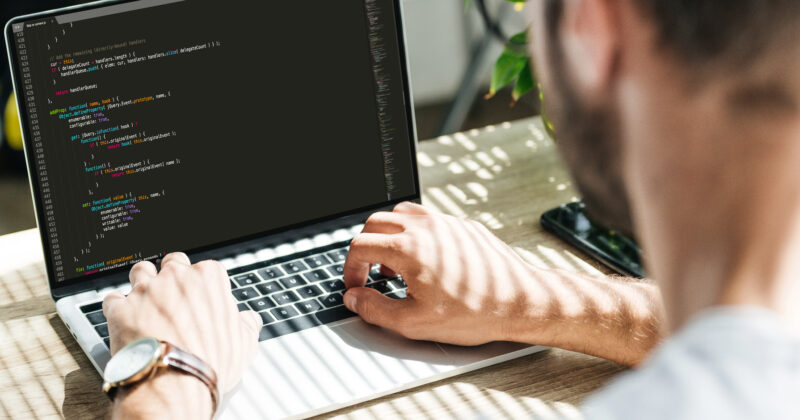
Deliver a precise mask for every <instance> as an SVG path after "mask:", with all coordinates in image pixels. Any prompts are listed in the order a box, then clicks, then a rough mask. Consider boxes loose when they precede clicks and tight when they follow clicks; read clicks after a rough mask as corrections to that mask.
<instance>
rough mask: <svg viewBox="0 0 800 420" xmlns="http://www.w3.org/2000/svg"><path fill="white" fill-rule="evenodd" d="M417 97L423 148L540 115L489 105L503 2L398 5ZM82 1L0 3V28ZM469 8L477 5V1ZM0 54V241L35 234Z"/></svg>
mask: <svg viewBox="0 0 800 420" xmlns="http://www.w3.org/2000/svg"><path fill="white" fill-rule="evenodd" d="M401 1H402V2H403V3H404V6H405V11H406V19H405V25H406V33H407V35H406V36H407V40H408V45H407V49H408V54H409V61H410V67H411V75H410V76H411V84H412V86H413V89H414V107H415V108H416V117H417V130H418V134H419V138H420V139H421V140H425V139H431V138H435V137H437V136H440V135H443V134H449V133H452V132H455V131H461V130H467V129H471V128H477V127H483V126H486V125H489V124H496V123H500V122H503V121H510V120H515V119H519V118H524V117H529V116H532V115H536V114H538V101H536V100H535V99H534V98H533V95H527V96H525V97H523V98H522V100H520V102H518V103H516V104H515V105H514V106H513V107H512V106H511V90H510V88H506V89H504V90H502V91H500V92H498V93H497V94H496V95H495V96H494V97H492V98H491V99H486V98H485V95H486V93H487V91H488V87H489V81H490V77H491V71H492V66H493V64H494V62H495V60H496V59H497V57H498V55H499V54H500V52H501V51H502V48H503V45H502V42H500V41H499V40H498V38H497V37H495V36H493V35H492V34H491V33H490V31H488V30H487V25H486V23H487V19H486V18H488V22H489V24H491V25H496V26H497V27H499V28H502V32H504V33H505V34H507V35H511V34H514V33H517V32H520V31H522V30H523V29H524V27H525V26H524V19H523V16H522V13H520V11H519V10H517V9H516V8H515V7H514V4H513V3H511V2H508V1H506V0H486V2H485V3H486V11H487V13H486V16H483V15H482V14H481V13H480V12H479V8H478V7H477V5H476V4H470V5H469V6H468V7H465V2H464V0H401ZM86 2H87V1H80V0H2V1H0V22H2V24H3V25H4V24H5V22H6V21H8V20H9V19H10V18H12V17H14V16H17V15H21V14H26V13H32V12H36V11H42V10H47V9H51V8H55V7H63V6H68V5H74V4H80V3H86ZM472 3H475V2H474V1H473V2H472ZM3 42H4V44H3V49H2V53H1V54H2V57H0V59H1V60H2V63H0V69H2V79H1V80H0V127H2V130H0V235H2V234H6V233H11V232H16V231H19V230H23V229H29V228H32V227H35V226H36V221H35V219H34V214H33V204H32V202H31V198H30V190H29V187H28V179H27V174H26V171H25V161H24V157H23V153H22V144H21V140H20V138H19V127H18V126H17V121H16V107H15V106H13V105H12V103H11V102H10V101H9V96H10V95H11V93H12V90H13V89H12V86H11V80H10V75H9V69H8V64H7V63H8V58H7V57H6V47H5V41H3Z"/></svg>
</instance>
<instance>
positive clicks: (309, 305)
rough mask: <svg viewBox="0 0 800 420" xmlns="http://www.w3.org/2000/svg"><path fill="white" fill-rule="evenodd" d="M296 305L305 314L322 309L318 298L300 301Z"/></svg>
mask: <svg viewBox="0 0 800 420" xmlns="http://www.w3.org/2000/svg"><path fill="white" fill-rule="evenodd" d="M294 307H295V308H297V310H298V311H300V312H302V313H304V314H310V313H311V312H316V311H318V310H320V309H322V305H320V304H319V303H318V302H317V301H316V300H306V301H303V302H300V303H295V304H294Z"/></svg>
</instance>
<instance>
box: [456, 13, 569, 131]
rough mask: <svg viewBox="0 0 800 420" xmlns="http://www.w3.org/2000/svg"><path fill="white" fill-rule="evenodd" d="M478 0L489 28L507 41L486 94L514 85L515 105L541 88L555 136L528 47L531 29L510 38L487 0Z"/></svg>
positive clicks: (546, 121)
mask: <svg viewBox="0 0 800 420" xmlns="http://www.w3.org/2000/svg"><path fill="white" fill-rule="evenodd" d="M506 1H508V2H510V3H514V6H515V8H516V9H517V10H521V9H522V7H524V4H525V3H526V2H527V1H528V0H506ZM476 2H477V3H478V8H479V9H480V12H481V15H482V16H483V19H484V22H485V23H486V25H487V27H488V30H489V31H491V32H493V33H494V35H495V36H496V37H498V38H499V39H501V40H503V42H505V48H504V49H503V52H502V53H501V54H500V57H498V58H497V61H496V62H495V64H494V68H493V69H492V80H491V82H490V84H489V93H487V94H486V98H491V97H493V96H494V95H495V94H496V93H497V91H498V90H500V89H503V88H504V87H506V86H513V89H512V91H511V101H512V102H511V105H512V106H513V105H514V104H515V103H516V102H517V101H518V100H519V99H520V98H521V97H522V96H524V95H525V94H527V93H529V92H532V91H538V95H537V96H538V99H539V104H540V111H541V115H542V121H544V127H545V129H546V130H547V133H548V134H549V135H550V137H551V138H552V139H555V127H553V123H552V122H550V120H549V119H548V118H547V112H546V110H545V106H544V93H543V92H542V89H541V87H540V86H539V84H538V83H537V82H536V79H535V76H534V74H533V64H532V62H531V57H530V55H529V54H528V48H527V47H528V31H527V30H525V31H523V32H520V33H518V34H516V35H513V36H511V37H510V38H508V39H506V38H505V36H504V35H503V34H502V31H500V29H499V28H498V27H497V24H496V23H494V22H492V21H491V19H490V18H489V15H488V12H487V8H486V4H485V0H476ZM469 4H470V0H465V2H464V5H465V7H468V6H469Z"/></svg>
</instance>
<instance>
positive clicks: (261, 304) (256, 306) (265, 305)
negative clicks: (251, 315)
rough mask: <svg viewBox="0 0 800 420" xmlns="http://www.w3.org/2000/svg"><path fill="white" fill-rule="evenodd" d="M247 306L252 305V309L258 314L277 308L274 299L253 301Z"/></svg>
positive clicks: (265, 298)
mask: <svg viewBox="0 0 800 420" xmlns="http://www.w3.org/2000/svg"><path fill="white" fill-rule="evenodd" d="M247 304H248V305H250V307H251V308H253V310H254V311H256V312H258V311H263V310H265V309H269V308H274V307H275V306H277V305H275V302H273V301H272V299H270V298H268V297H262V298H258V299H253V300H251V301H248V302H247Z"/></svg>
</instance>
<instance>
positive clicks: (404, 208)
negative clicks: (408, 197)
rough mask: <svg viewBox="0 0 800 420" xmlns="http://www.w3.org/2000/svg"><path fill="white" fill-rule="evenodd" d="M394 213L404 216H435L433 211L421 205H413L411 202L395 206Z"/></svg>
mask: <svg viewBox="0 0 800 420" xmlns="http://www.w3.org/2000/svg"><path fill="white" fill-rule="evenodd" d="M394 212H395V213H402V214H415V215H428V214H434V211H433V210H430V209H429V208H427V207H425V206H422V205H419V204H417V203H412V202H410V201H403V202H402V203H400V204H398V205H396V206H394Z"/></svg>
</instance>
